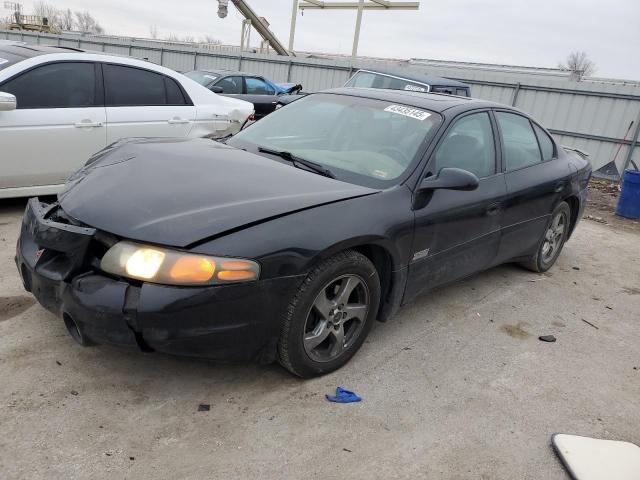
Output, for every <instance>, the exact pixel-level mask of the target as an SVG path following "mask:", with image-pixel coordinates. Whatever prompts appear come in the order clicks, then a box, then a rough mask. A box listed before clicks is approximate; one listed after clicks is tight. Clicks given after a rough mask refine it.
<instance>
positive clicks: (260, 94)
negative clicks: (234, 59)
mask: <svg viewBox="0 0 640 480" xmlns="http://www.w3.org/2000/svg"><path fill="white" fill-rule="evenodd" d="M244 81H245V84H246V88H247V95H246V97H245V98H244V99H245V100H246V101H247V102H251V103H253V107H254V108H255V110H256V118H261V117H264V116H265V115H268V114H270V113H271V112H273V111H274V110H275V109H276V104H277V103H278V95H276V91H275V90H274V89H273V87H272V86H271V85H269V84H268V83H267V82H265V81H264V80H263V79H262V78H259V77H245V79H244Z"/></svg>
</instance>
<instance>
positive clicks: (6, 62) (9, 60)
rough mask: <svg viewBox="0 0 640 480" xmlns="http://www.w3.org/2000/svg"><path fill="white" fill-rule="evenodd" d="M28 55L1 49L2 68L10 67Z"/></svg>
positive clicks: (0, 64) (0, 68)
mask: <svg viewBox="0 0 640 480" xmlns="http://www.w3.org/2000/svg"><path fill="white" fill-rule="evenodd" d="M25 58H27V57H24V56H22V55H17V54H16V53H12V52H8V51H6V50H0V70H2V69H3V68H7V67H10V66H11V65H14V64H16V63H18V62H21V61H22V60H24V59H25Z"/></svg>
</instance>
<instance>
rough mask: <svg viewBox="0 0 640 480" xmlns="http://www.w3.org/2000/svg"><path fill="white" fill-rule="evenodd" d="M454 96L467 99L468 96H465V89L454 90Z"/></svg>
mask: <svg viewBox="0 0 640 480" xmlns="http://www.w3.org/2000/svg"><path fill="white" fill-rule="evenodd" d="M456 95H459V96H461V97H468V96H469V95H467V89H466V88H456Z"/></svg>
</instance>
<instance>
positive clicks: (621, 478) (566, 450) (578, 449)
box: [551, 433, 640, 480]
mask: <svg viewBox="0 0 640 480" xmlns="http://www.w3.org/2000/svg"><path fill="white" fill-rule="evenodd" d="M551 443H552V444H553V447H554V448H555V450H556V453H557V454H558V456H559V457H560V459H561V460H562V462H563V463H564V465H565V467H566V468H567V470H568V471H569V473H570V474H571V476H572V477H573V478H574V479H575V480H607V479H612V480H613V479H615V480H640V447H638V446H637V445H635V444H633V443H629V442H621V441H617V440H601V439H598V438H589V437H581V436H579V435H567V434H564V433H557V434H555V435H554V436H553V437H551Z"/></svg>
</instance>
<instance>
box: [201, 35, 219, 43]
mask: <svg viewBox="0 0 640 480" xmlns="http://www.w3.org/2000/svg"><path fill="white" fill-rule="evenodd" d="M200 43H206V44H207V45H220V44H221V43H222V42H220V40H218V39H217V38H215V37H212V36H211V35H205V36H204V37H202V39H201V40H200Z"/></svg>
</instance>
